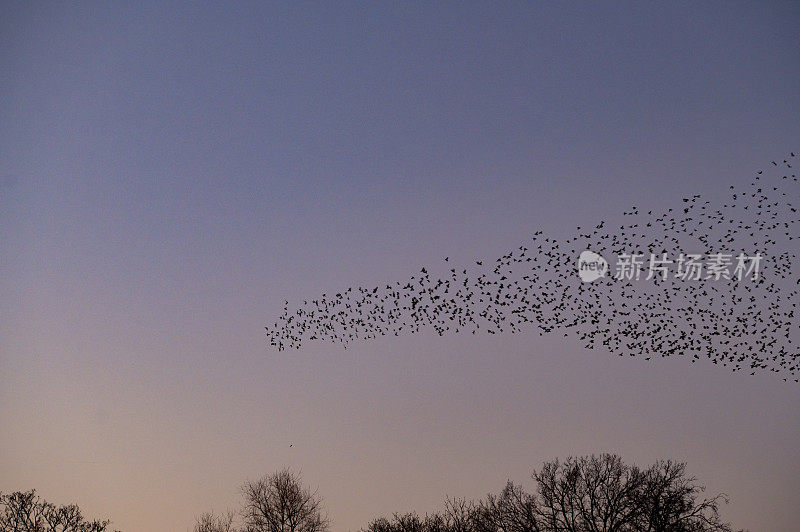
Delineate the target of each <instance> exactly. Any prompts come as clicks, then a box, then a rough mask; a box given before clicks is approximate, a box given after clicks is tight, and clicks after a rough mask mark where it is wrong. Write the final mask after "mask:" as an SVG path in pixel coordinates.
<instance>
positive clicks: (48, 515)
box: [0, 490, 111, 532]
mask: <svg viewBox="0 0 800 532" xmlns="http://www.w3.org/2000/svg"><path fill="white" fill-rule="evenodd" d="M110 523H111V522H110V521H108V520H105V521H98V520H95V521H87V520H85V519H84V517H83V514H82V513H81V510H80V508H78V506H77V505H75V504H68V505H65V506H56V505H55V504H52V503H49V502H47V501H45V500H43V499H42V498H41V497H39V496H38V495H36V490H30V491H25V492H22V491H15V492H14V493H10V494H3V493H0V530H2V531H3V532H105V531H106V530H107V528H108V526H109V524H110Z"/></svg>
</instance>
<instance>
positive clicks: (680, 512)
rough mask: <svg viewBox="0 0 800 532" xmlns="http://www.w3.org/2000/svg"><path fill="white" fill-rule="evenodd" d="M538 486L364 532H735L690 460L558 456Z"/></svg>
mask: <svg viewBox="0 0 800 532" xmlns="http://www.w3.org/2000/svg"><path fill="white" fill-rule="evenodd" d="M531 478H532V479H533V480H534V482H535V484H536V491H535V492H534V493H529V492H527V491H525V489H524V488H523V487H522V486H520V485H517V484H514V483H513V482H511V481H509V482H508V483H507V484H506V486H505V487H504V488H503V490H502V491H501V492H500V493H499V494H498V495H494V494H491V493H490V494H489V495H487V496H486V498H485V499H484V500H481V501H479V502H477V503H474V502H468V501H465V500H463V499H448V500H447V501H446V502H445V509H444V511H443V512H441V513H433V514H430V515H425V517H422V518H420V517H419V516H418V515H417V514H416V513H408V514H394V515H393V516H392V518H391V519H387V518H378V519H375V520H373V521H372V522H370V523H369V524H368V525H367V527H366V528H365V529H364V531H363V532H730V531H731V527H730V525H729V524H727V523H725V522H723V521H722V519H721V518H720V515H719V504H720V502H724V503H727V502H728V500H727V497H726V496H725V495H724V494H719V495H716V496H714V497H710V498H701V494H702V493H703V491H704V490H705V488H704V487H703V486H700V485H698V484H697V480H696V479H695V478H694V477H688V476H687V475H686V464H683V463H675V462H672V461H669V460H668V461H659V462H656V463H655V464H653V465H652V466H650V467H649V468H647V469H644V470H642V469H640V468H638V467H636V466H633V465H627V464H625V463H624V462H623V461H622V459H621V458H620V457H619V456H617V455H614V454H602V455H600V456H594V455H592V456H584V457H577V458H575V457H569V458H567V459H566V460H565V461H564V462H560V461H559V460H554V461H551V462H546V463H544V464H543V466H542V467H541V469H540V470H539V471H534V472H533V473H532V475H531Z"/></svg>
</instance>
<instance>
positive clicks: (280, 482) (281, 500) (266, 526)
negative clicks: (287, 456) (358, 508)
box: [242, 469, 330, 532]
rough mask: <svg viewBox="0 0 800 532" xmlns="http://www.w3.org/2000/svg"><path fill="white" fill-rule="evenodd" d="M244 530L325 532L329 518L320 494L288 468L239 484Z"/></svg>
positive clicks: (256, 531) (248, 531)
mask: <svg viewBox="0 0 800 532" xmlns="http://www.w3.org/2000/svg"><path fill="white" fill-rule="evenodd" d="M242 492H243V494H244V498H245V506H244V510H243V519H244V527H245V528H244V530H245V531H246V532H327V530H328V527H329V524H330V521H329V520H328V517H327V516H326V515H325V514H324V513H323V507H322V498H321V497H319V496H318V495H317V494H316V493H315V492H312V491H311V490H309V489H308V488H306V487H304V486H303V485H302V482H301V478H300V476H299V475H296V474H294V473H292V472H291V471H290V470H289V469H283V470H282V471H278V472H277V473H273V474H271V475H268V476H265V477H262V478H261V479H259V480H256V481H251V482H247V483H246V484H245V485H244V486H243V487H242Z"/></svg>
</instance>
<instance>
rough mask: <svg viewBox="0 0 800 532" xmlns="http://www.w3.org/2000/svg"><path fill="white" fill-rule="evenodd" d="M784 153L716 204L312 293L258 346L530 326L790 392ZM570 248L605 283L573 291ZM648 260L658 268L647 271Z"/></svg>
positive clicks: (791, 227) (793, 300)
mask: <svg viewBox="0 0 800 532" xmlns="http://www.w3.org/2000/svg"><path fill="white" fill-rule="evenodd" d="M794 157H795V155H794V152H790V155H789V156H788V157H787V159H786V160H785V161H784V162H783V163H782V164H779V163H778V162H776V161H771V163H772V168H771V169H770V170H769V171H766V170H758V171H757V172H756V173H755V175H754V176H753V178H752V179H751V181H750V184H749V185H748V186H744V187H741V186H734V185H731V186H729V187H728V188H727V189H726V190H727V193H728V197H727V199H726V200H724V201H723V202H721V203H714V202H711V201H708V200H706V201H704V200H703V198H702V197H701V195H700V194H693V195H688V196H687V197H683V198H681V201H680V208H675V207H672V208H667V209H666V210H664V211H662V212H661V213H658V209H650V210H646V213H647V214H640V211H639V209H638V208H637V207H635V206H634V207H632V208H631V209H630V210H629V211H625V212H623V219H626V220H627V221H626V223H623V224H622V225H621V226H619V229H618V230H611V229H608V228H607V227H608V224H606V222H605V221H600V222H599V223H598V224H596V225H595V226H594V227H592V228H589V229H587V230H581V228H580V227H578V228H577V229H576V234H575V235H574V236H572V237H571V238H567V239H565V240H563V241H560V240H557V239H555V238H551V237H545V236H544V235H543V232H542V231H536V232H535V233H534V234H533V235H532V238H531V239H530V240H529V241H528V242H525V243H523V245H520V246H518V247H516V248H514V249H513V250H511V251H509V252H508V253H506V254H504V255H502V256H501V257H499V258H497V259H496V260H494V261H492V262H488V263H487V266H485V267H484V262H486V261H484V260H476V261H474V264H475V266H476V267H469V268H458V269H457V268H450V269H449V271H443V272H441V274H433V273H432V272H431V271H429V270H428V269H427V268H426V267H422V268H421V269H420V270H419V274H418V275H414V276H411V277H410V278H409V279H406V280H400V281H395V282H393V283H388V284H386V286H385V287H377V286H376V287H361V286H358V287H350V288H348V289H346V290H344V291H342V292H338V293H336V295H335V296H334V297H331V296H328V295H326V293H323V294H321V296H319V297H316V298H312V299H311V300H310V301H309V300H305V301H303V302H302V303H301V304H298V305H297V306H296V307H295V308H293V310H291V311H290V310H289V305H288V301H286V302H285V303H284V307H283V313H282V315H281V316H280V317H279V318H278V320H277V321H276V322H275V323H274V325H273V326H271V327H266V330H267V335H268V340H269V344H270V345H271V346H273V347H276V348H277V349H278V350H279V351H283V350H285V349H288V348H294V349H297V348H300V347H301V346H302V345H303V343H304V342H306V341H309V340H311V341H318V340H322V341H332V342H335V343H339V344H341V345H343V346H344V347H346V346H347V345H348V344H349V343H350V342H353V341H357V340H366V339H370V338H376V337H378V336H386V335H390V336H399V335H401V334H406V333H412V334H413V333H416V332H419V331H421V330H423V329H425V328H431V329H433V330H434V331H436V333H437V334H439V335H444V334H450V333H471V334H478V333H485V334H500V333H505V332H510V333H518V332H521V331H523V330H528V329H532V330H534V331H538V333H539V334H540V335H544V334H550V333H555V332H558V333H559V334H560V335H563V336H568V335H575V336H576V337H577V338H578V339H579V340H580V341H581V342H583V344H584V345H585V346H586V347H587V348H589V349H603V350H605V351H608V352H610V353H612V354H615V355H618V356H630V357H633V356H643V358H644V359H645V360H646V361H652V360H653V359H657V358H659V357H668V356H681V357H685V358H686V359H688V360H691V362H692V363H694V362H696V361H698V360H701V359H707V360H709V361H710V362H712V363H713V364H716V365H721V366H722V367H727V368H729V369H730V370H732V371H735V372H738V371H744V370H747V371H748V372H749V373H751V374H757V373H759V372H761V371H764V370H767V371H769V372H773V373H777V374H779V375H780V376H782V377H783V379H784V380H786V381H789V380H793V381H794V382H798V377H800V352H798V350H797V348H796V344H797V342H798V341H800V324H799V323H798V317H797V312H798V309H797V306H798V303H799V302H800V297H799V295H800V289H799V288H798V284H800V268H799V267H798V265H797V255H796V253H795V251H797V244H796V242H797V237H798V235H797V223H798V217H797V207H796V206H795V205H794V204H793V203H792V202H793V201H796V200H797V199H798V198H800V185H799V184H798V179H797V176H796V174H794V173H792V167H791V164H790V163H791V162H792V160H793V158H794ZM642 212H645V211H642ZM580 250H592V251H594V252H596V253H598V254H599V255H601V256H603V257H604V258H606V259H609V258H611V257H613V256H616V257H617V258H618V260H617V263H616V264H615V266H616V268H615V269H616V270H617V274H615V275H606V276H603V277H601V278H599V279H597V280H595V281H594V282H591V283H584V282H581V279H580V278H579V277H578V275H577V273H576V261H577V256H576V255H577V253H579V252H580ZM633 255H637V256H638V255H641V256H642V261H643V264H642V270H641V271H639V272H638V274H636V275H635V276H634V275H631V276H626V275H619V273H620V271H619V270H620V260H621V258H622V257H625V258H627V257H630V256H633ZM756 255H758V256H759V257H760V259H761V269H760V270H759V271H758V272H755V273H754V272H753V271H752V270H751V271H746V270H745V269H744V268H742V269H738V271H737V268H739V267H740V266H742V264H739V263H738V262H737V258H738V257H748V258H752V257H754V256H756ZM697 257H701V258H702V259H703V260H702V261H701V260H700V259H698V258H697ZM655 260H658V261H661V262H658V265H657V267H656V268H655V270H654V267H655V266H656V264H655ZM651 261H653V264H648V263H649V262H651ZM444 262H448V263H449V257H445V258H444ZM751 262H752V261H751ZM697 264H700V268H698V267H697ZM610 265H611V264H609V267H610ZM681 270H682V271H681ZM653 272H655V273H653ZM668 273H673V275H672V276H669V275H668Z"/></svg>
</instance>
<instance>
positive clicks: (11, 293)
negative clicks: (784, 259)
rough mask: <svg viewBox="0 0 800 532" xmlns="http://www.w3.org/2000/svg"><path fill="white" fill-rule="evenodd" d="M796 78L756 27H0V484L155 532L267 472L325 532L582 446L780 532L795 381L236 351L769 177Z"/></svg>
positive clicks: (575, 359) (659, 369) (798, 464)
mask: <svg viewBox="0 0 800 532" xmlns="http://www.w3.org/2000/svg"><path fill="white" fill-rule="evenodd" d="M798 67H800V6H799V5H798V4H796V3H784V2H757V3H756V2H709V3H701V4H696V3H689V2H685V3H684V2H677V3H671V4H669V5H661V4H653V3H626V2H620V3H614V4H601V3H582V2H569V3H533V2H519V3H517V2H497V3H495V2H492V3H490V2H484V3H481V2H463V3H454V2H438V3H434V2H408V3H388V2H386V3H380V2H375V3H355V2H337V3H306V2H291V3H289V2H285V3H281V2H275V3H248V2H233V3H206V2H191V3H174V2H130V3H119V2H114V3H101V2H96V3H94V2H91V3H88V2H76V3H69V4H54V3H46V4H45V3H38V4H37V3H12V2H2V3H0V68H1V69H2V72H3V74H2V75H1V76H0V427H2V430H0V491H2V492H4V493H6V492H9V491H14V490H26V489H30V488H36V489H37V490H38V491H39V492H40V493H41V494H42V496H44V497H45V498H46V499H48V500H50V501H53V502H57V503H67V502H76V503H78V504H79V505H80V506H81V508H82V509H83V510H84V513H85V514H87V515H89V516H92V517H108V518H111V519H112V520H113V523H114V526H115V527H117V528H119V529H121V530H125V531H140V530H141V531H144V530H146V531H153V532H168V531H176V530H189V529H190V528H191V527H192V525H193V523H194V518H195V516H197V515H199V514H200V513H202V512H204V511H207V510H212V509H213V510H216V511H222V510H225V509H234V508H236V507H237V506H238V505H239V504H240V501H241V497H240V491H239V489H240V487H241V485H242V484H243V483H244V482H245V481H246V480H248V479H255V478H258V477H260V476H261V475H264V474H267V473H271V472H273V471H276V470H278V469H281V468H283V467H284V466H288V467H291V468H293V469H294V470H296V471H300V472H301V473H302V476H303V479H304V480H305V481H306V483H307V484H308V485H310V486H311V487H313V488H314V489H317V490H318V492H319V494H320V495H321V496H322V497H323V498H324V501H325V504H326V507H327V509H328V512H329V515H330V517H331V519H332V521H333V530H334V531H355V530H358V529H359V528H360V527H362V526H365V525H366V524H367V523H368V521H369V520H370V519H372V518H374V517H377V516H380V515H386V514H391V513H393V512H395V511H410V510H416V511H417V512H419V513H421V514H422V513H425V512H430V511H433V510H436V509H438V508H440V507H441V505H442V503H443V501H444V498H445V496H446V495H449V496H456V497H467V498H476V499H477V498H480V497H482V496H484V495H485V494H486V493H488V492H490V491H491V492H497V491H499V490H500V489H501V488H502V487H503V485H504V484H505V482H506V480H507V479H512V480H514V481H516V482H520V483H522V484H523V485H525V486H526V487H528V488H532V487H533V486H532V482H531V480H530V478H529V475H530V473H531V471H532V470H533V469H535V468H538V467H539V466H540V465H541V464H542V463H543V462H544V461H548V460H552V459H554V458H556V457H561V458H564V457H566V456H568V455H582V454H590V453H601V452H615V453H618V454H620V455H621V456H622V457H623V459H624V460H626V461H628V462H630V463H636V464H637V465H643V466H644V465H648V464H650V463H652V462H654V461H656V460H658V459H666V458H671V459H674V460H679V461H685V462H686V463H687V469H688V472H689V473H690V474H692V475H693V476H696V477H697V478H698V479H699V480H700V482H701V483H702V484H705V485H706V486H707V488H708V491H709V492H710V493H718V492H725V493H727V494H728V495H729V497H730V500H731V502H730V504H729V505H727V506H725V507H724V508H723V510H722V515H723V517H725V519H726V520H729V521H731V522H732V523H733V524H734V526H736V527H741V528H750V529H751V530H753V531H755V530H774V531H782V530H786V531H789V530H792V529H793V528H792V527H793V526H795V524H796V522H797V521H798V520H800V484H798V480H797V479H798V478H800V450H798V446H797V441H798V440H800V409H798V406H800V387H798V386H797V385H796V384H793V383H784V382H782V381H781V380H779V379H777V378H776V377H775V376H774V375H770V374H759V375H756V376H750V375H749V374H746V373H731V372H730V371H729V370H727V369H724V368H721V367H719V366H716V365H712V364H710V363H708V362H703V361H701V362H699V363H697V364H690V363H689V361H688V360H686V359H681V358H676V357H667V358H660V357H654V359H653V360H650V361H645V360H644V359H641V358H630V359H629V358H627V357H625V358H620V357H616V356H612V355H611V354H610V353H608V352H604V351H603V350H600V349H596V350H588V349H585V348H584V347H583V346H582V344H581V343H579V342H578V341H576V340H574V339H564V338H560V337H559V335H552V336H539V334H538V333H536V332H535V331H534V330H530V331H523V332H521V333H518V334H502V335H491V336H490V335H474V336H473V335H469V337H467V336H466V335H455V334H453V335H445V336H442V337H440V336H437V335H436V334H435V333H434V332H433V331H423V332H421V333H419V334H414V335H401V336H399V337H392V338H388V337H387V338H378V339H375V340H371V341H363V342H356V343H353V344H351V345H350V346H349V347H348V349H347V350H344V349H342V347H340V346H338V345H335V344H329V343H323V342H316V343H313V342H312V343H308V344H304V345H303V347H302V348H301V349H299V350H288V351H281V352H278V351H277V350H275V349H271V348H269V346H268V342H267V337H266V335H265V330H264V327H265V326H267V325H268V324H271V323H273V322H274V321H275V319H276V317H277V316H278V315H279V314H280V312H281V310H282V308H283V304H284V300H289V301H299V300H302V299H306V298H309V297H314V296H316V295H318V294H320V293H322V292H335V291H339V290H343V289H345V288H347V287H349V286H370V285H376V284H381V283H386V282H393V281H395V280H400V279H406V278H408V277H409V276H410V275H413V274H414V273H415V272H417V271H419V268H420V267H421V266H423V265H426V264H428V265H430V264H436V263H440V262H441V261H442V258H443V257H445V256H449V258H450V259H449V260H450V261H451V262H452V263H454V264H467V263H470V262H471V261H474V260H476V259H478V260H479V259H481V258H485V259H493V258H496V257H499V256H500V255H502V254H503V253H505V252H506V251H507V250H509V249H514V248H516V247H517V246H519V245H521V244H522V243H524V242H525V241H526V240H528V239H529V238H530V236H531V235H532V234H533V233H534V232H535V231H540V230H541V231H543V232H544V233H546V234H547V235H550V236H552V237H555V238H565V237H568V236H571V235H572V234H573V233H574V232H575V228H576V227H577V226H586V225H588V224H594V223H597V222H598V221H599V220H602V219H606V220H609V221H614V220H619V219H621V217H622V213H623V211H625V210H627V209H630V207H631V206H632V205H636V206H638V207H640V208H650V207H652V208H663V207H664V206H667V205H673V204H675V205H677V204H679V203H680V201H681V198H682V197H684V196H685V195H686V194H703V195H704V197H709V198H712V199H713V198H721V197H722V196H723V194H724V193H725V190H726V188H727V186H728V185H730V184H735V185H745V184H747V183H749V179H750V178H751V176H752V175H753V173H754V172H755V171H756V170H758V169H759V168H761V167H763V166H764V165H766V164H768V163H769V161H771V160H774V159H776V158H779V157H784V156H785V154H786V153H788V152H789V151H795V152H798V151H800V122H799V121H798V120H797V119H798V117H799V116H800V68H798ZM290 445H291V447H290Z"/></svg>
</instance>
